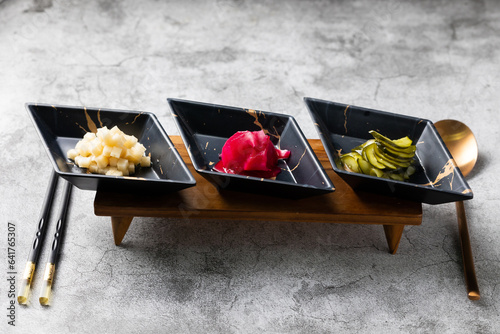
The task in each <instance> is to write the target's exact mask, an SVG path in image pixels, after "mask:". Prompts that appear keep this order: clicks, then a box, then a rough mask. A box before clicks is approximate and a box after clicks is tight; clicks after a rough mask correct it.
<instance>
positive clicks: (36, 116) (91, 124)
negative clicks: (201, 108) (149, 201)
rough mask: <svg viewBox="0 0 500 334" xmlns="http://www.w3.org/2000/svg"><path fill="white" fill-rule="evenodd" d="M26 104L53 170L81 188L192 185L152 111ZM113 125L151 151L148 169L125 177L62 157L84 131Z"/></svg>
mask: <svg viewBox="0 0 500 334" xmlns="http://www.w3.org/2000/svg"><path fill="white" fill-rule="evenodd" d="M26 109H27V111H28V113H29V115H30V117H31V119H32V121H33V124H34V126H35V128H36V130H37V132H38V134H39V136H40V138H41V140H42V142H43V144H44V147H45V149H46V151H47V154H48V156H49V158H50V160H51V162H52V164H53V166H54V169H55V171H56V172H57V173H58V174H59V175H60V176H61V177H63V178H64V179H66V180H68V181H69V182H71V183H72V184H73V185H75V186H76V187H78V188H80V189H84V190H98V189H101V188H105V189H106V190H117V191H146V192H152V193H166V192H171V191H177V190H181V189H184V188H187V187H192V186H194V185H195V184H196V182H195V179H194V177H193V175H192V174H191V173H190V172H189V170H188V168H187V166H186V164H185V163H184V161H183V160H182V159H181V157H180V155H179V153H178V152H177V150H176V149H175V147H174V146H173V144H172V142H171V141H170V139H169V138H168V136H167V134H166V132H165V130H164V129H163V128H162V126H161V124H160V123H159V122H158V120H157V118H156V116H155V115H154V114H152V113H148V112H139V111H125V110H110V109H97V108H85V107H70V106H57V105H48V104H34V103H27V104H26ZM115 125H116V126H118V127H119V128H120V130H122V131H123V132H125V133H126V134H128V135H134V136H135V137H137V138H138V140H139V143H141V144H143V145H144V146H145V147H146V154H151V163H152V166H151V167H150V168H138V170H137V172H136V174H134V175H133V176H130V177H129V176H127V177H122V176H110V175H99V174H91V173H89V172H88V171H87V169H86V168H80V167H78V166H76V165H75V164H74V162H73V161H71V160H70V159H68V158H67V157H66V152H67V151H68V150H69V149H71V148H74V147H75V145H76V143H77V142H78V141H79V140H81V139H82V138H83V136H84V135H85V133H87V132H96V130H97V128H100V127H103V126H107V127H108V128H112V127H113V126H115Z"/></svg>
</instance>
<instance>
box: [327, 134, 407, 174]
mask: <svg viewBox="0 0 500 334" xmlns="http://www.w3.org/2000/svg"><path fill="white" fill-rule="evenodd" d="M369 133H370V134H371V135H372V136H373V139H369V140H367V141H366V142H364V143H363V144H361V145H359V146H356V147H355V148H353V149H352V150H351V152H348V153H345V154H342V155H341V156H340V159H339V160H338V161H337V162H336V164H337V167H339V168H343V169H344V170H346V171H349V172H354V173H361V174H366V175H371V176H376V177H381V178H386V179H392V180H396V181H406V180H408V179H409V178H410V176H411V175H413V174H414V173H415V171H416V168H415V166H414V163H415V151H416V146H415V145H413V142H412V140H411V139H410V138H409V137H408V136H406V137H403V138H399V139H395V140H391V139H389V138H387V137H386V136H384V135H382V134H380V133H378V132H376V131H373V130H372V131H369Z"/></svg>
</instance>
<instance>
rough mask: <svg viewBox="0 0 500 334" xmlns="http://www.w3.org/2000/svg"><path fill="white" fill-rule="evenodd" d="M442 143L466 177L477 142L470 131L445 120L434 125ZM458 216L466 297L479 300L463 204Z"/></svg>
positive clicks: (462, 125) (476, 154)
mask: <svg viewBox="0 0 500 334" xmlns="http://www.w3.org/2000/svg"><path fill="white" fill-rule="evenodd" d="M434 126H435V127H436V129H437V131H438V132H439V134H440V136H441V138H442V139H443V141H444V143H445V144H446V146H447V147H448V150H449V151H450V153H451V155H452V156H453V159H454V160H455V162H456V165H457V166H458V168H460V171H461V172H462V174H463V176H464V177H465V176H467V175H468V174H469V173H470V171H471V170H472V168H473V167H474V165H475V164H476V161H477V156H478V148H477V141H476V138H475V137H474V134H473V133H472V131H471V129H469V128H468V127H467V125H465V124H463V123H462V122H459V121H455V120H451V119H446V120H442V121H439V122H436V123H434ZM455 206H456V208H457V216H458V233H459V234H460V244H461V246H462V258H463V262H464V275H465V284H466V285H467V296H468V297H469V299H471V300H478V299H479V298H481V295H480V294H479V287H478V285H477V279H476V270H475V269H474V259H473V256H472V249H471V246H470V239H469V229H468V227H467V218H466V216H465V207H464V202H461V201H459V202H456V203H455Z"/></svg>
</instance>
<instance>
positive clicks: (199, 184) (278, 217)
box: [94, 136, 422, 254]
mask: <svg viewBox="0 0 500 334" xmlns="http://www.w3.org/2000/svg"><path fill="white" fill-rule="evenodd" d="M171 140H172V142H173V143H174V145H175V147H176V148H177V150H178V151H179V153H180V155H181V156H182V158H183V159H184V161H186V163H187V165H188V167H189V169H190V171H191V173H192V174H193V176H194V177H195V179H196V186H195V187H191V188H188V189H184V190H182V191H179V192H176V193H172V194H167V195H161V196H150V195H142V194H140V195H138V194H131V193H110V192H105V191H97V193H96V197H95V200H94V212H95V214H96V215H97V216H109V217H111V223H112V228H113V236H114V240H115V244H116V245H120V243H121V242H122V240H123V237H124V236H125V234H126V233H127V230H128V228H129V226H130V223H131V222H132V219H133V217H169V218H183V219H217V220H262V219H265V220H266V221H296V222H322V223H343V224H378V225H383V227H384V232H385V236H386V238H387V243H388V246H389V251H390V253H392V254H395V253H396V251H397V249H398V246H399V242H400V240H401V236H402V234H403V230H404V227H405V225H420V224H421V223H422V205H421V204H420V203H415V202H410V201H405V200H400V199H397V198H392V197H386V196H379V195H375V194H371V193H364V192H354V191H353V190H352V189H351V188H350V187H349V186H348V185H347V184H346V183H345V182H344V181H343V180H342V179H341V178H340V177H339V176H338V175H337V174H336V173H335V172H334V171H333V169H332V167H331V165H330V162H329V160H328V157H327V156H326V153H325V150H324V148H323V146H322V144H321V142H320V141H319V140H316V139H312V140H309V143H310V144H311V147H312V148H313V150H314V151H315V153H316V155H317V157H318V159H319V160H320V161H321V163H322V164H323V168H324V169H325V170H326V172H327V174H328V176H329V177H330V179H331V180H332V182H333V184H334V185H335V189H336V190H335V192H333V193H330V194H327V195H320V196H315V197H311V198H307V199H301V200H289V199H281V198H276V197H266V196H261V195H254V194H247V193H240V192H231V191H221V192H219V191H217V190H216V189H215V188H214V186H212V185H211V184H210V183H209V182H208V181H207V180H205V179H204V178H203V177H202V176H201V175H199V174H198V173H197V172H196V171H195V170H194V169H193V166H192V164H191V160H190V159H189V156H188V154H187V152H186V148H185V146H184V144H183V142H182V140H181V139H180V137H178V136H172V137H171Z"/></svg>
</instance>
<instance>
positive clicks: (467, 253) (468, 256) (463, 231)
mask: <svg viewBox="0 0 500 334" xmlns="http://www.w3.org/2000/svg"><path fill="white" fill-rule="evenodd" d="M455 206H456V208H457V218H458V233H459V234H460V244H461V246H462V258H463V262H464V274H465V284H466V285H467V296H468V297H469V299H471V300H478V299H480V298H481V295H480V294H479V286H478V285H477V279H476V270H475V269H474V258H473V256H472V249H471V246H470V238H469V229H468V227H467V218H466V216H465V207H464V202H462V201H459V202H455Z"/></svg>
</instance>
